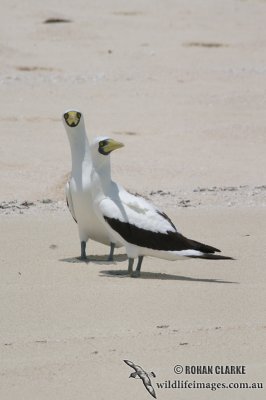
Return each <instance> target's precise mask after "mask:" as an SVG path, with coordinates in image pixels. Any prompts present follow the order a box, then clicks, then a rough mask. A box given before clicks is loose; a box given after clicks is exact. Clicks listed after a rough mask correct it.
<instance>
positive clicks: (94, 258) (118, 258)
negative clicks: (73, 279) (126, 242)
mask: <svg viewBox="0 0 266 400" xmlns="http://www.w3.org/2000/svg"><path fill="white" fill-rule="evenodd" d="M108 257H109V254H103V255H101V256H98V255H93V254H92V255H90V256H89V257H88V258H87V259H86V260H81V259H80V258H79V257H70V258H61V259H60V260H59V261H64V262H68V263H71V264H99V265H110V264H116V263H120V262H124V261H126V260H127V255H126V254H117V255H115V256H114V259H113V261H109V260H108Z"/></svg>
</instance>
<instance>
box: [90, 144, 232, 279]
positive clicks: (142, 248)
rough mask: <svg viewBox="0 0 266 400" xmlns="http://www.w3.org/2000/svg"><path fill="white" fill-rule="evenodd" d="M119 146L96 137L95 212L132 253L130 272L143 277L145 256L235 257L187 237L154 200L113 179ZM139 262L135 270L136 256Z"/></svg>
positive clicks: (130, 256) (94, 155)
mask: <svg viewBox="0 0 266 400" xmlns="http://www.w3.org/2000/svg"><path fill="white" fill-rule="evenodd" d="M110 144H111V145H112V149H118V148H120V147H122V146H121V145H119V144H118V145H116V142H115V141H114V140H113V139H110V138H108V137H102V138H96V139H94V140H93V142H92V143H91V155H92V160H93V168H94V173H95V174H96V175H97V179H98V180H99V181H100V182H101V185H99V186H98V189H97V190H95V191H94V192H93V197H94V201H93V202H94V207H95V213H96V214H97V215H98V217H99V219H101V220H102V222H103V223H105V226H106V230H107V231H109V232H110V234H111V235H112V237H113V238H115V239H116V240H117V241H118V242H120V243H122V244H123V245H124V246H125V248H126V253H127V255H128V259H129V261H128V273H129V274H130V275H131V276H139V275H140V270H141V264H142V261H143V257H144V256H152V257H158V258H163V259H167V260H177V259H178V258H180V257H197V258H211V259H231V257H224V256H220V255H215V254H214V253H216V252H220V250H219V249H217V248H215V247H212V246H209V245H206V244H203V243H200V242H197V241H195V240H191V239H188V238H186V237H185V236H183V235H182V234H181V233H180V232H179V231H178V230H177V228H176V227H175V225H174V224H173V222H172V221H171V219H170V218H169V217H168V216H167V215H166V214H165V213H164V212H162V211H160V210H159V209H158V208H157V207H155V206H154V205H153V204H152V203H151V202H149V201H147V200H145V199H144V198H143V197H141V196H136V195H133V194H131V193H129V192H128V191H126V190H125V189H124V188H123V187H122V186H121V185H119V184H117V183H115V182H113V181H112V179H111V164H110V151H109V150H108V149H109V146H110ZM137 257H138V264H137V267H136V270H135V272H133V263H134V259H135V258H137Z"/></svg>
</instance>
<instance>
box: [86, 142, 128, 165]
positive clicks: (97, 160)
mask: <svg viewBox="0 0 266 400" xmlns="http://www.w3.org/2000/svg"><path fill="white" fill-rule="evenodd" d="M121 147H124V144H123V143H121V142H117V141H116V140H114V139H111V138H109V137H108V136H101V137H99V136H98V137H96V138H95V139H93V140H92V142H91V145H90V149H91V156H92V161H93V164H94V167H95V169H96V170H98V171H99V170H100V169H102V168H110V154H111V152H112V151H114V150H116V149H120V148H121Z"/></svg>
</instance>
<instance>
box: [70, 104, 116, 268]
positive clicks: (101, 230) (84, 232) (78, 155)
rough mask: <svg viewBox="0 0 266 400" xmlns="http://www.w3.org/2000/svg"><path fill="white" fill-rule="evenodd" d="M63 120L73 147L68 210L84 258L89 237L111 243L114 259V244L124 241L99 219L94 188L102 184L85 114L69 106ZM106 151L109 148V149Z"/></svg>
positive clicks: (112, 147) (110, 145) (107, 243)
mask: <svg viewBox="0 0 266 400" xmlns="http://www.w3.org/2000/svg"><path fill="white" fill-rule="evenodd" d="M63 124H64V126H65V129H66V132H67V136H68V139H69V143H70V148H71V156H72V171H71V177H70V179H69V181H68V182H67V184H66V187H65V190H66V199H67V205H68V208H69V211H70V213H71V215H72V217H73V218H74V220H75V221H76V222H77V224H78V231H79V238H80V243H81V257H80V258H81V259H86V258H87V256H86V243H87V241H88V239H92V240H95V241H97V242H100V243H103V244H106V245H110V254H109V258H108V260H109V261H112V260H113V253H114V248H115V247H121V243H120V242H119V241H118V240H116V239H115V238H113V236H112V233H111V232H110V230H109V231H108V230H107V229H106V227H105V225H104V224H103V223H102V222H101V221H100V220H99V218H98V216H97V215H96V214H95V210H94V207H93V192H94V190H97V187H98V186H99V185H101V182H99V180H98V176H97V174H95V173H94V169H93V165H92V159H91V151H90V145H89V141H88V138H87V135H86V130H85V124H84V119H83V115H82V113H81V112H80V111H76V110H68V111H66V112H65V113H64V114H63ZM122 146H123V144H122V143H118V142H115V144H113V145H112V143H110V144H109V146H108V151H109V152H111V151H112V150H114V149H116V148H119V147H122ZM106 151H107V150H106Z"/></svg>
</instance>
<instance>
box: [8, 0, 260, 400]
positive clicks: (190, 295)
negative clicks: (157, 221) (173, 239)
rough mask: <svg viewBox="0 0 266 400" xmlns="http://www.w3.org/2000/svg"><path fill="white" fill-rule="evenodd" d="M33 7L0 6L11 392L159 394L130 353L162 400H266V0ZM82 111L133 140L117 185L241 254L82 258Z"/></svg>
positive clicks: (11, 397)
mask: <svg viewBox="0 0 266 400" xmlns="http://www.w3.org/2000/svg"><path fill="white" fill-rule="evenodd" d="M36 3H37V2H36V1H33V0H29V1H27V2H19V1H18V0H14V1H12V2H10V1H7V0H4V1H2V3H1V11H2V23H1V26H0V61H1V69H0V88H1V107H0V121H1V130H0V141H1V146H0V166H1V172H0V187H1V191H0V243H1V245H0V246H1V252H0V264H1V290H0V320H1V324H0V338H1V340H0V360H1V362H0V383H1V384H0V399H1V400H2V399H3V400H21V399H27V400H36V399H37V400H44V399H51V400H68V399H77V400H83V399H84V400H85V399H92V400H106V399H117V400H120V399H121V400H122V399H128V400H131V399H136V398H138V399H144V400H145V399H151V398H152V397H151V395H150V394H149V393H148V391H146V390H145V387H144V385H143V383H142V381H141V379H129V375H130V374H131V373H132V372H134V371H133V369H131V368H130V367H129V366H128V365H126V364H125V363H124V362H123V360H130V361H132V362H134V363H135V364H137V365H139V366H141V367H142V368H143V369H144V370H145V371H147V372H148V373H151V372H154V374H155V375H156V376H155V377H154V376H153V375H150V380H151V383H152V385H153V387H154V389H155V392H156V397H157V399H162V400H163V399H213V398H217V399H228V398H232V399H239V400H240V399H241V400H243V399H250V398H252V399H264V398H265V384H266V382H265V376H266V363H265V360H266V346H265V343H266V312H265V311H266V310H265V300H266V290H265V289H266V283H265V282H266V280H265V278H266V272H265V261H264V260H265V255H266V254H265V253H266V251H265V245H264V240H265V239H264V238H265V235H266V225H265V220H266V218H265V217H266V207H265V206H266V178H265V170H266V161H265V160H266V158H265V154H266V139H265V138H266V113H265V104H266V97H265V76H266V42H265V34H266V25H265V15H266V14H265V13H266V2H265V1H262V0H254V1H251V0H247V1H241V0H230V1H229V0H228V1H222V0H217V1H211V0H204V1H203V0H197V1H196V0H195V1H189V2H188V1H184V0H178V1H172V0H167V1H159V0H158V1H151V0H142V1H141V0H137V1H135V2H133V3H130V2H124V1H121V0H110V1H108V0H103V1H101V2H97V1H85V0H77V1H76V2H75V4H73V3H71V2H70V1H64V2H63V1H60V0H59V1H57V2H56V3H54V2H52V1H51V0H47V1H46V2H45V4H41V3H38V4H36ZM72 107H73V108H78V109H80V110H81V111H82V112H83V114H84V118H85V123H86V128H87V131H88V135H89V138H92V137H93V136H97V135H109V136H110V137H112V138H114V139H116V140H119V141H122V142H123V143H124V144H125V147H124V148H123V149H121V150H119V151H117V152H114V154H112V171H113V173H112V176H113V179H114V180H116V181H118V182H120V183H121V184H122V185H123V186H125V187H126V188H127V189H129V190H130V191H131V192H133V193H138V194H141V195H143V196H145V197H147V198H148V199H149V200H150V201H152V202H154V203H155V204H156V205H157V206H159V207H160V208H161V209H162V210H163V211H165V212H166V213H167V214H168V215H169V216H170V217H171V219H172V220H173V222H174V223H175V224H176V226H177V228H178V229H180V231H181V232H182V233H183V234H184V235H186V236H188V237H191V238H193V239H195V240H199V241H202V242H204V243H208V244H210V245H213V246H215V247H218V248H220V249H221V250H222V254H224V255H227V256H232V257H234V258H235V260H232V261H231V260H229V261H228V260H222V261H213V260H195V259H189V260H179V261H175V262H169V261H165V260H160V259H155V258H149V257H146V258H145V260H144V263H143V267H142V270H143V273H142V275H141V277H140V278H139V279H132V278H130V277H128V276H127V274H126V270H127V257H126V254H125V251H124V249H123V248H121V249H119V250H117V251H116V253H115V254H116V256H115V261H114V262H113V263H110V262H108V261H107V256H108V248H107V247H106V246H104V245H101V244H99V243H96V242H93V241H89V243H88V252H89V254H90V256H91V257H90V258H91V259H90V261H89V262H81V261H80V260H78V259H77V256H78V255H79V238H78V233H77V227H76V224H75V223H74V221H73V220H72V218H71V215H70V214H69V211H68V209H67V207H66V204H65V198H64V185H65V182H66V180H67V177H68V176H69V172H70V169H71V155H70V149H69V143H68V140H67V135H66V133H65V130H64V127H63V124H62V122H61V115H62V113H63V112H64V111H65V110H66V109H69V108H72ZM175 366H181V367H182V369H183V370H182V371H181V373H176V372H175V371H177V372H180V371H178V369H177V368H175ZM193 366H194V367H196V366H202V367H204V366H209V367H210V369H212V373H209V374H207V373H204V368H203V370H202V373H200V372H199V370H198V373H195V374H193V373H189V368H190V367H193ZM230 366H239V371H240V370H241V368H240V367H242V372H243V371H244V372H243V373H228V369H227V370H226V367H230ZM192 369H193V368H192ZM229 369H230V368H229ZM190 370H191V369H190ZM221 371H223V372H224V373H221ZM178 382H179V383H178ZM185 382H187V383H185ZM193 382H194V383H193ZM188 383H191V384H192V385H194V386H193V387H191V388H186V387H184V385H187V384H188ZM196 383H204V384H205V385H207V387H206V388H196V387H195V385H196ZM219 384H220V386H219ZM230 384H233V385H235V386H234V387H230V388H229V387H228V386H229V385H230ZM240 384H242V387H240ZM252 384H256V385H258V387H254V388H251V386H252ZM260 384H263V385H264V388H260ZM177 385H179V387H175V386H177ZM208 385H209V386H208ZM211 385H212V388H211V387H210V386H211ZM214 385H216V386H215V389H214V388H213V387H214ZM217 385H218V387H217ZM222 385H224V386H225V387H222ZM245 385H247V386H248V387H245Z"/></svg>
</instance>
